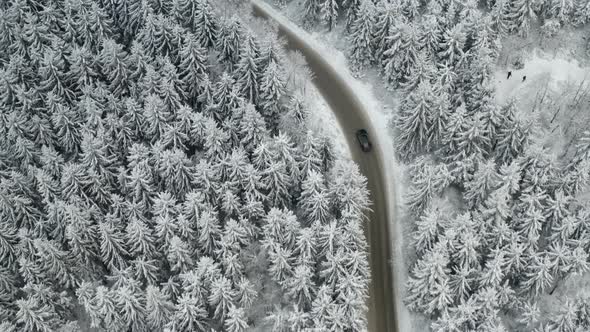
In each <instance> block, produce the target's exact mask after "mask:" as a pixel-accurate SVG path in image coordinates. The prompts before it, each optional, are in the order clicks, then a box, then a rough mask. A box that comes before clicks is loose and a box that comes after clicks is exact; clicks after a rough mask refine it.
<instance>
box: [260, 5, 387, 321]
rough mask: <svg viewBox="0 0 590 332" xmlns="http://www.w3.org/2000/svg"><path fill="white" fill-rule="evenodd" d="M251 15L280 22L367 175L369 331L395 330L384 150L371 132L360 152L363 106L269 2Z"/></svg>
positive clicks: (365, 118)
mask: <svg viewBox="0 0 590 332" xmlns="http://www.w3.org/2000/svg"><path fill="white" fill-rule="evenodd" d="M252 7H253V11H254V14H255V15H256V16H260V17H263V18H266V19H271V20H274V21H276V22H277V23H278V25H279V34H281V35H282V36H283V37H284V38H286V40H287V43H288V44H287V46H288V47H289V48H291V49H295V50H299V51H300V52H301V53H302V54H303V55H304V56H305V58H306V60H307V64H308V66H309V68H310V69H311V71H312V72H313V74H314V75H313V81H314V84H315V86H316V87H317V88H318V90H319V91H320V93H321V94H322V95H323V97H324V99H325V100H326V101H327V102H328V104H329V105H330V107H331V109H332V111H333V112H334V114H335V115H336V117H337V119H338V122H339V124H340V126H341V127H342V131H343V132H344V135H345V137H346V140H347V143H348V146H349V148H350V151H351V154H352V158H353V159H354V161H355V162H356V163H357V164H358V165H359V167H360V170H361V172H362V173H363V174H364V175H365V176H366V177H367V182H368V187H369V191H370V195H371V196H370V198H371V201H372V202H373V206H372V209H373V211H372V212H370V213H369V215H368V217H369V219H370V222H368V223H367V224H366V225H367V227H366V229H365V234H366V236H367V240H368V242H369V263H370V266H371V274H372V281H371V284H370V286H369V303H368V307H369V312H368V323H369V331H374V332H396V331H398V324H397V320H396V308H395V304H394V303H395V301H394V298H395V294H394V288H393V272H392V268H391V265H390V264H391V242H390V237H389V234H390V233H389V220H390V216H391V207H390V206H389V204H388V202H390V200H389V199H388V191H387V188H386V185H385V183H386V182H385V181H387V179H386V178H385V175H384V174H385V173H384V160H385V158H384V157H383V151H382V149H381V146H380V144H379V142H377V137H376V135H373V137H371V140H372V143H373V150H372V151H371V152H369V153H364V152H363V151H362V150H361V149H360V147H359V144H358V142H357V140H356V136H355V133H356V131H357V130H358V129H361V128H365V129H367V131H368V132H369V135H371V133H375V130H374V127H373V126H372V124H371V121H370V120H369V117H368V114H367V111H366V110H365V108H364V106H363V104H362V103H361V101H360V100H359V98H358V96H357V95H356V94H355V93H354V91H353V90H352V88H351V87H350V86H349V85H348V83H347V82H346V80H344V79H343V77H342V75H340V74H339V73H338V72H337V71H336V70H335V69H334V67H333V66H332V65H331V64H330V63H329V62H328V61H327V60H326V59H324V57H322V56H321V55H320V53H319V52H318V51H317V50H316V49H314V47H313V46H312V45H310V44H309V43H307V42H306V41H305V40H304V39H303V38H302V34H301V33H300V32H299V31H296V29H293V28H292V27H291V26H289V24H286V23H284V20H282V19H278V18H279V17H280V16H279V14H278V13H277V12H276V11H274V10H273V9H272V8H270V7H269V6H268V5H266V4H264V3H261V2H259V1H256V0H253V1H252Z"/></svg>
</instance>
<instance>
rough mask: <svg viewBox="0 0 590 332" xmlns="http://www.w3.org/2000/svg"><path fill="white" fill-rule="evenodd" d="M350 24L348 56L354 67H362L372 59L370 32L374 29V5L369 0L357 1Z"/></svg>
mask: <svg viewBox="0 0 590 332" xmlns="http://www.w3.org/2000/svg"><path fill="white" fill-rule="evenodd" d="M349 10H355V11H356V14H355V16H354V19H353V20H352V22H351V24H350V31H351V33H350V35H349V40H350V44H351V50H350V57H351V61H352V65H353V66H354V67H355V68H358V69H362V68H364V67H366V66H368V65H369V64H370V63H371V62H372V61H373V51H374V49H373V41H372V33H373V31H374V30H375V27H374V24H375V22H374V17H375V7H374V5H373V3H372V2H371V1H366V0H365V1H359V5H358V9H349Z"/></svg>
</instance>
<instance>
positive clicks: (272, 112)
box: [259, 60, 286, 128]
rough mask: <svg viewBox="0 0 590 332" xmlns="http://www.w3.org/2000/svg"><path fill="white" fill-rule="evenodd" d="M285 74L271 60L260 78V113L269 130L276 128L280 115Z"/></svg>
mask: <svg viewBox="0 0 590 332" xmlns="http://www.w3.org/2000/svg"><path fill="white" fill-rule="evenodd" d="M285 81H286V80H285V74H284V72H283V71H282V70H281V67H280V66H279V65H278V64H277V63H276V62H274V60H271V61H270V62H269V64H268V65H267V67H266V69H265V70H264V72H263V73H262V76H261V77H260V102H259V105H260V106H259V107H260V108H261V113H262V115H264V117H265V118H266V122H267V123H268V124H270V126H271V128H273V127H274V128H276V127H277V126H278V123H279V118H280V113H281V105H280V101H281V98H282V97H283V96H284V95H285Z"/></svg>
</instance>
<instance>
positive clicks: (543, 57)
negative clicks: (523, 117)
mask: <svg viewBox="0 0 590 332" xmlns="http://www.w3.org/2000/svg"><path fill="white" fill-rule="evenodd" d="M533 52H534V53H532V55H530V58H528V59H525V66H524V68H522V69H520V70H515V69H509V68H503V67H499V68H498V70H497V71H496V74H495V77H494V81H495V83H496V98H497V100H498V102H499V103H500V104H502V103H504V102H506V101H507V100H509V99H510V98H519V99H520V98H525V99H526V100H528V99H530V97H531V95H533V96H534V95H536V93H535V91H536V90H539V88H540V87H539V83H542V84H545V83H548V84H549V88H550V89H551V90H553V91H558V90H560V89H564V88H565V87H566V86H567V85H572V84H576V83H580V82H582V81H584V80H585V79H587V78H588V77H589V74H590V70H589V68H588V67H582V66H580V63H579V62H578V61H577V60H575V59H567V58H564V57H562V56H552V55H550V54H547V53H545V52H542V51H540V50H536V51H533ZM508 70H511V71H512V77H511V78H510V79H507V78H506V77H507V73H508ZM523 76H526V77H527V79H526V81H525V82H523V81H522V78H523Z"/></svg>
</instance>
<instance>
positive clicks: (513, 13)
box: [507, 0, 537, 37]
mask: <svg viewBox="0 0 590 332" xmlns="http://www.w3.org/2000/svg"><path fill="white" fill-rule="evenodd" d="M507 17H508V19H509V30H510V31H514V32H517V33H518V34H519V35H521V36H523V37H526V36H527V35H528V33H529V30H530V28H531V24H532V23H533V21H534V20H536V19H537V13H536V12H535V1H534V0H515V1H512V2H511V3H510V7H509V9H508V14H507Z"/></svg>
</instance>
